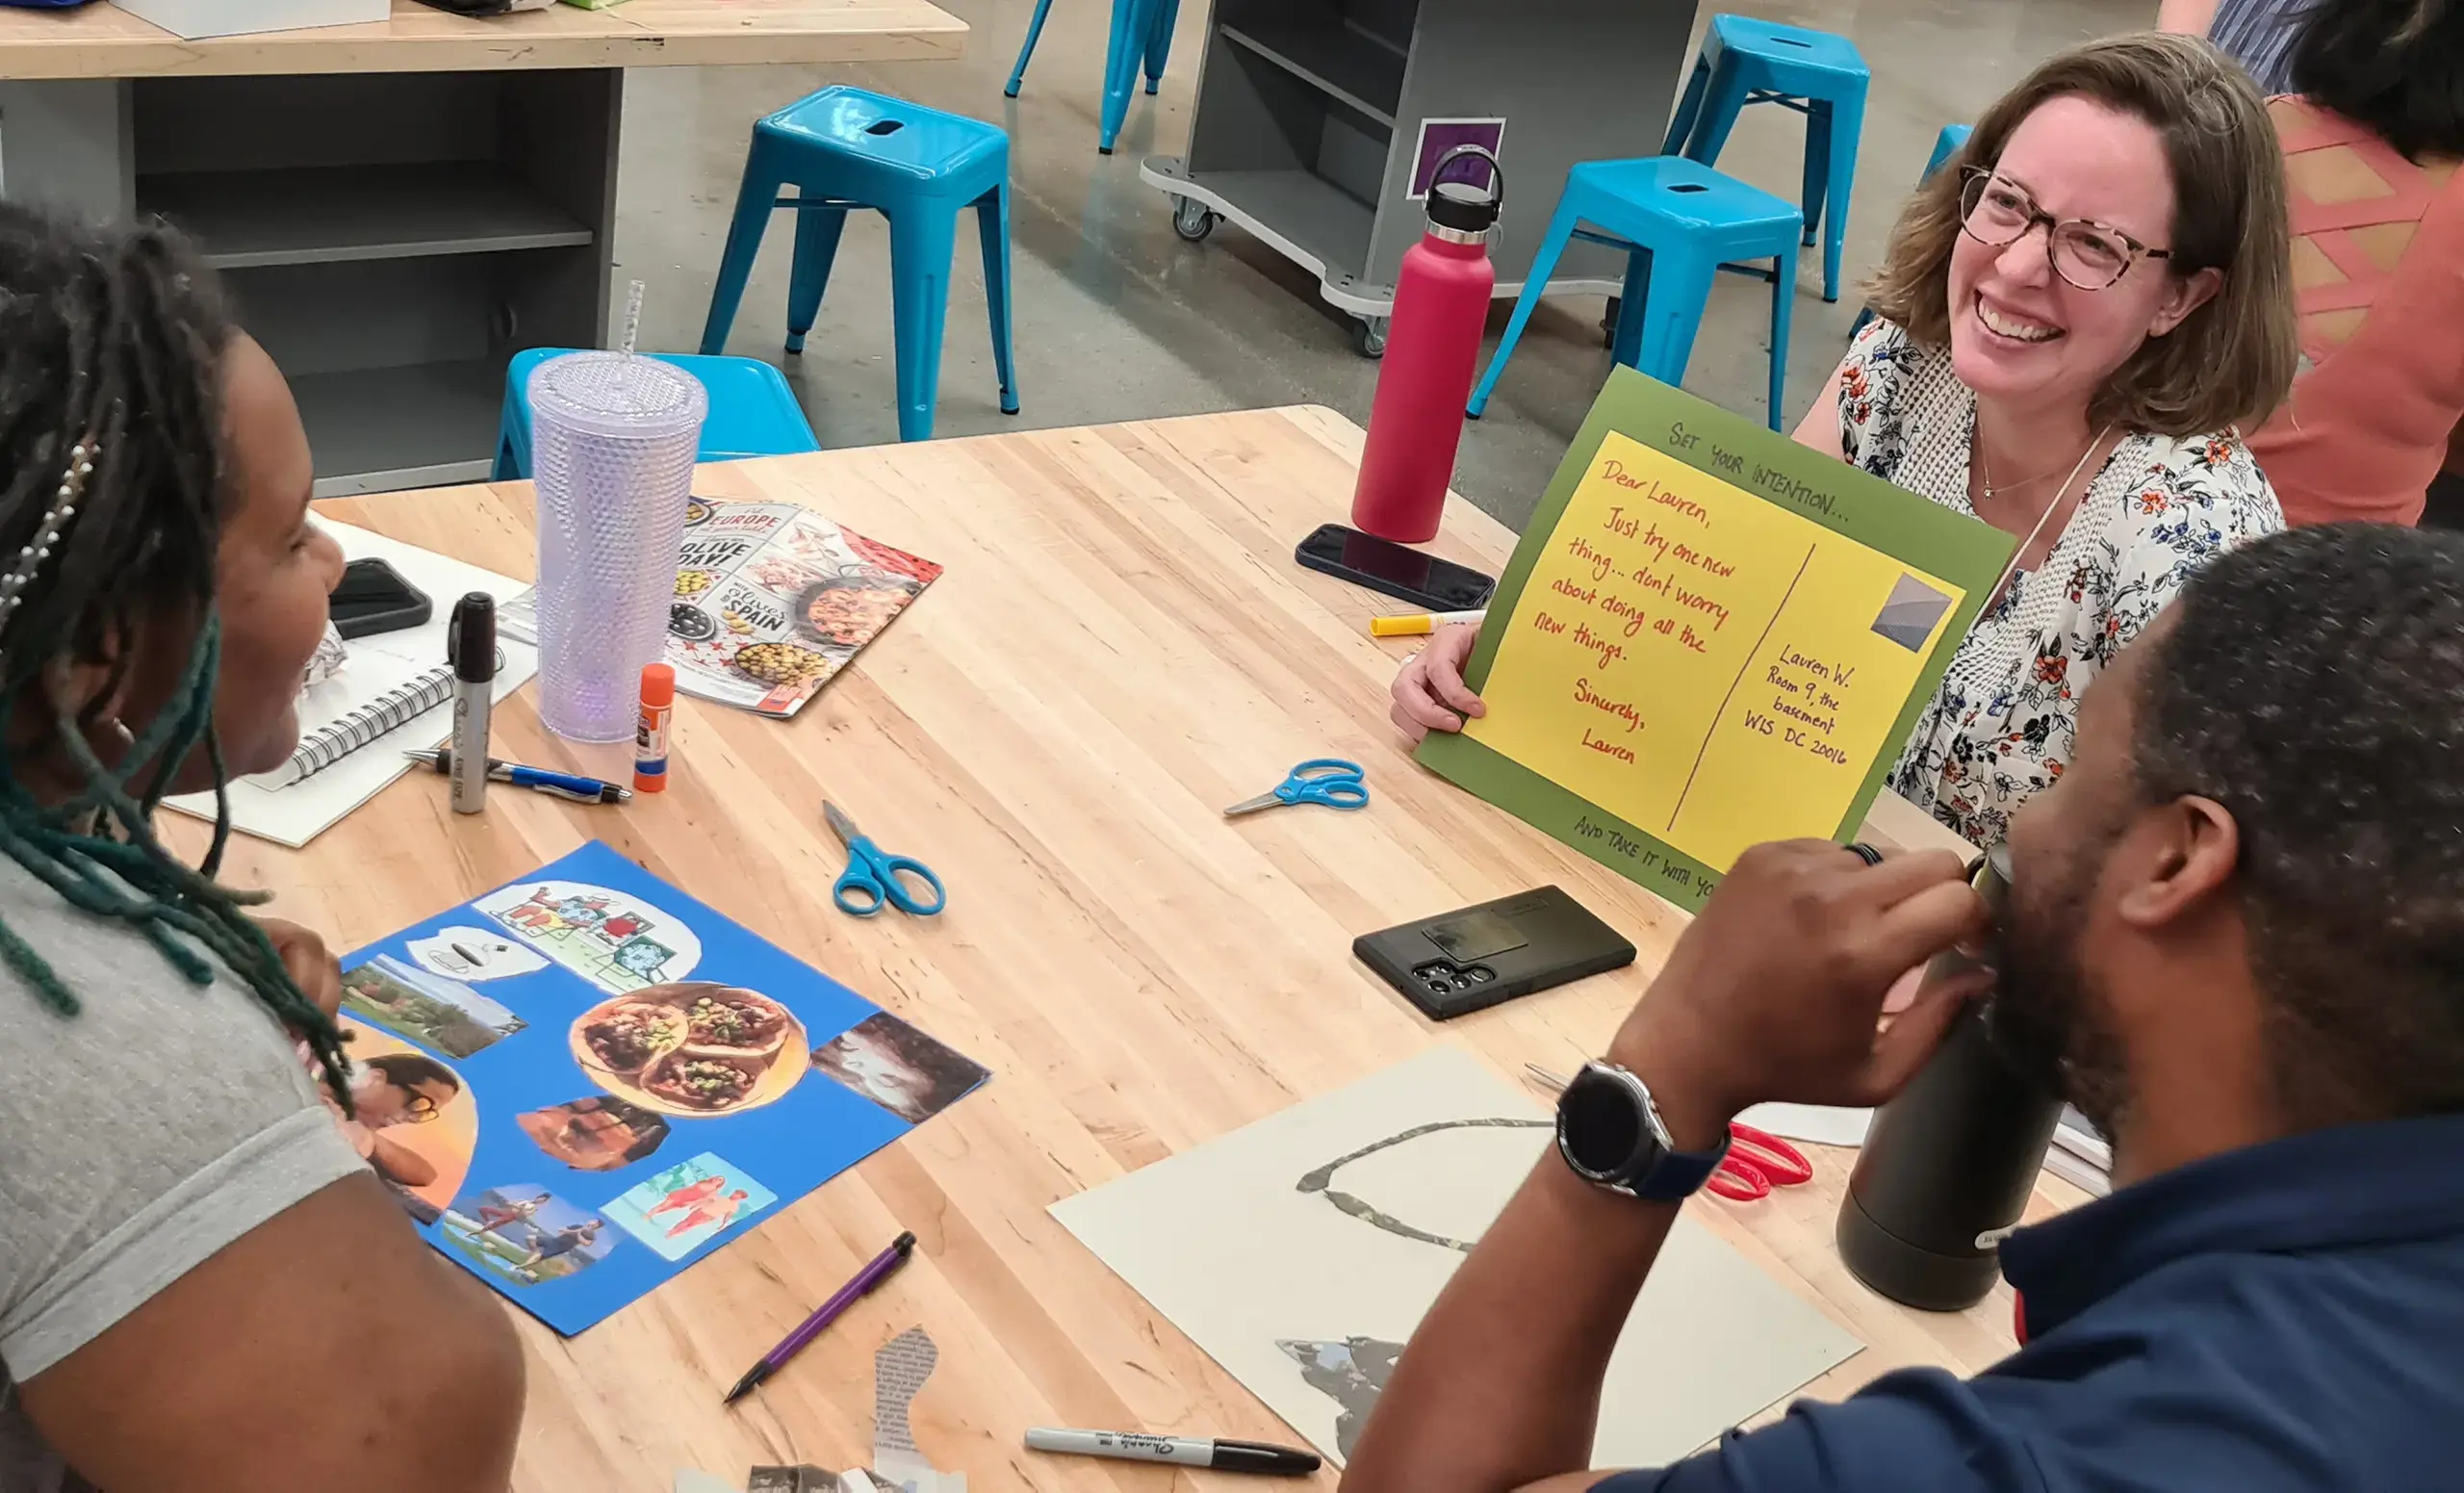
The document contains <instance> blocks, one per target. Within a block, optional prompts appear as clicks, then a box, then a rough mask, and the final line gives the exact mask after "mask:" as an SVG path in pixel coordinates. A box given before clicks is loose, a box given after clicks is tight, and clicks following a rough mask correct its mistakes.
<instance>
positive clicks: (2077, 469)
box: [1976, 425, 2114, 605]
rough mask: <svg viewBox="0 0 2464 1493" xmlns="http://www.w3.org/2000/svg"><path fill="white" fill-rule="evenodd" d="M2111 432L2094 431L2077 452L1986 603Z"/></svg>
mask: <svg viewBox="0 0 2464 1493" xmlns="http://www.w3.org/2000/svg"><path fill="white" fill-rule="evenodd" d="M2113 433H2114V427H2113V426H2111V425H2107V426H2105V427H2104V428H2103V429H2102V430H2099V431H2097V432H2096V435H2095V438H2094V439H2093V440H2092V441H2090V442H2089V443H2088V449H2087V450H2084V451H2081V452H2080V453H2079V461H2078V464H2077V465H2075V466H2073V467H2072V468H2071V469H2070V475H2069V476H2066V477H2064V478H2063V479H2062V485H2061V486H2060V487H2057V488H2055V489H2054V490H2053V501H2052V502H2048V503H2046V504H2045V505H2044V511H2043V512H2042V513H2040V514H2038V515H2037V521H2036V523H2035V524H2034V525H2033V526H2031V527H2030V528H2029V529H2028V537H2026V538H2025V539H2022V540H2020V541H2019V547H2018V548H2017V549H2015V550H2014V551H2012V552H2011V562H2010V563H2009V564H2007V565H2005V566H2003V567H2002V576H2001V579H1998V580H1996V581H1994V582H1993V589H1992V590H1991V591H1989V592H1988V593H1987V595H1988V597H1989V598H1990V600H1989V601H1988V603H1987V605H1992V602H1993V601H1998V600H1999V599H2000V598H2001V595H2002V588H2003V587H2004V586H2007V585H2009V584H2010V583H2011V578H2012V577H2013V576H2015V575H2017V574H2018V572H2019V559H2020V557H2021V556H2022V555H2025V554H2026V553H2028V547H2029V546H2030V545H2033V544H2035V543H2036V542H2037V536H2038V535H2040V534H2041V533H2043V532H2044V526H2045V522H2046V521H2047V520H2049V519H2051V518H2052V517H2053V510H2054V509H2056V508H2059V507H2061V506H2062V500H2063V499H2064V498H2065V497H2066V496H2068V495H2069V492H2070V484H2071V483H2073V482H2076V481H2078V480H2079V474H2080V473H2082V472H2085V471H2086V470H2088V458H2089V457H2091V456H2093V455H2094V454H2096V448H2097V447H2099V446H2102V445H2104V444H2105V437H2107V436H2109V435H2111V434H2113ZM1976 451H1977V454H1978V455H1979V456H1982V455H1983V454H1984V452H1985V448H1983V447H1982V446H1980V447H1977V448H1976ZM2089 485H2090V486H2094V485H2095V483H2094V481H2093V479H2091V480H2090V482H2089ZM1992 491H1993V490H1992V489H1991V488H1990V487H1988V488H1987V489H1986V495H1987V497H1988V498H1990V497H1991V496H1992ZM2083 497H2084V495H2083Z"/></svg>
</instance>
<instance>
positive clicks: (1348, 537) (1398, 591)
mask: <svg viewBox="0 0 2464 1493" xmlns="http://www.w3.org/2000/svg"><path fill="white" fill-rule="evenodd" d="M1292 557H1293V558H1294V559H1296V560H1298V561H1299V562H1300V563H1301V564H1303V565H1305V566H1307V567H1308V568H1309V569H1311V570H1315V571H1322V572H1324V573H1325V574H1326V575H1329V576H1333V577H1335V578H1336V579H1340V580H1348V581H1350V582H1351V583H1352V584H1353V585H1356V586H1367V587H1368V588H1369V589H1371V590H1372V591H1376V592H1380V593H1382V594H1384V595H1387V596H1391V597H1395V598H1397V599H1398V600H1400V601H1405V602H1409V603H1411V604H1412V605H1415V606H1425V607H1427V608H1428V609H1429V610H1430V611H1470V610H1471V609H1473V608H1474V607H1476V606H1485V605H1488V601H1489V593H1490V592H1492V591H1494V590H1496V589H1497V588H1498V582H1497V578H1496V577H1495V576H1483V575H1481V574H1480V573H1479V572H1478V571H1476V570H1473V569H1472V568H1470V567H1469V566H1464V565H1457V564H1455V563H1454V562H1453V561H1452V560H1441V559H1439V558H1438V557H1437V556H1436V555H1434V554H1423V553H1421V552H1419V551H1418V550H1414V549H1409V548H1407V547H1405V546H1403V545H1399V544H1397V543H1395V541H1393V540H1391V539H1379V538H1377V537H1376V536H1374V535H1373V534H1364V533H1362V532H1361V531H1360V530H1359V529H1356V528H1345V527H1344V526H1343V525H1341V524H1322V525H1320V526H1319V527H1318V531H1317V532H1316V533H1313V534H1311V535H1310V536H1309V537H1308V538H1306V539H1303V540H1301V541H1300V548H1299V549H1297V550H1296V551H1294V552H1293V554H1292Z"/></svg>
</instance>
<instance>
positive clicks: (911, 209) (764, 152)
mask: <svg viewBox="0 0 2464 1493" xmlns="http://www.w3.org/2000/svg"><path fill="white" fill-rule="evenodd" d="M783 187H793V188H795V189H796V191H797V193H799V194H798V195H795V196H782V195H780V190H781V189H782V188H783ZM783 207H784V208H793V209H795V210H796V259H795V270H794V273H793V275H792V277H791V278H790V280H789V282H788V288H787V350H788V351H789V352H799V353H800V352H802V351H804V348H805V334H806V333H807V332H809V331H810V330H812V323H813V319H814V318H815V317H817V316H819V315H820V313H821V293H822V291H823V289H824V288H825V287H826V286H827V285H828V284H829V283H830V267H831V264H832V262H833V261H834V260H835V259H836V258H837V257H838V237H839V234H840V232H841V231H842V230H843V229H844V228H845V227H846V223H847V214H848V213H849V212H850V211H851V210H854V209H860V208H869V209H871V210H873V211H875V212H878V213H880V214H881V215H882V216H883V217H885V218H886V219H889V253H890V304H891V313H892V315H893V317H894V318H895V320H896V323H897V341H898V436H899V439H900V440H902V441H922V440H929V439H931V438H932V434H933V407H934V404H935V402H936V401H937V398H938V396H939V391H940V384H941V327H942V323H943V322H944V320H945V319H946V317H947V315H948V312H949V302H950V255H951V252H952V249H953V248H954V246H955V245H956V242H957V238H958V219H959V214H960V213H961V212H963V211H964V210H965V209H967V208H969V207H972V208H974V209H975V210H976V228H977V230H978V235H979V237H980V238H981V239H982V241H983V246H984V296H985V300H986V302H987V303H988V307H989V309H990V311H991V320H992V364H993V369H994V371H995V372H996V373H998V374H999V376H1000V379H1001V411H1002V413H1003V414H1007V415H1014V414H1016V413H1017V412H1018V396H1017V385H1016V381H1015V378H1014V373H1013V370H1012V368H1011V358H1010V137H1009V136H1007V135H1005V134H1003V133H1002V132H1001V130H1000V128H999V127H998V126H996V125H990V124H986V123H985V122H983V121H982V120H980V119H969V118H965V117H963V116H959V115H953V114H943V113H942V112H941V111H939V110H937V109H927V108H925V107H924V106H923V105H921V104H911V103H908V102H906V101H905V100H903V99H896V98H889V97H886V96H885V95H883V94H880V93H873V92H868V91H866V90H862V89H855V88H845V87H840V88H827V89H823V90H821V91H820V92H818V93H815V94H813V95H812V96H811V97H809V98H806V99H803V100H801V101H799V102H797V103H793V104H790V105H788V106H787V107H786V108H784V109H782V110H780V111H779V112H778V113H777V114H774V115H772V116H769V117H768V118H765V119H762V120H760V121H759V122H757V123H756V124H755V125H754V126H753V148H752V150H751V152H750V153H749V154H748V155H747V156H746V158H745V163H744V183H743V185H742V186H741V187H740V188H739V189H738V190H737V193H736V199H735V220H734V221H733V222H732V223H731V224H730V225H729V227H728V246H727V251H726V254H725V257H724V258H722V260H721V261H720V264H719V281H718V284H717V286H716V287H715V288H714V289H712V291H711V292H710V315H709V319H708V320H707V321H706V322H704V323H703V326H702V351H703V352H704V353H705V354H710V353H715V352H717V351H718V350H719V349H720V348H724V347H725V346H727V340H728V329H729V327H730V326H731V325H732V324H733V323H734V322H735V313H736V307H737V306H738V304H740V303H741V302H742V301H743V299H744V282H745V279H746V277H747V276H749V275H750V274H752V272H753V258H754V255H755V254H756V253H757V252H758V251H759V250H760V247H761V236H762V234H763V233H764V232H766V231H767V230H768V228H769V225H770V214H771V213H772V211H773V210H775V209H777V208H783Z"/></svg>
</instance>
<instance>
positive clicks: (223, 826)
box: [0, 616, 348, 1103]
mask: <svg viewBox="0 0 2464 1493" xmlns="http://www.w3.org/2000/svg"><path fill="white" fill-rule="evenodd" d="M221 639H222V630H221V624H220V620H219V619H218V618H216V617H213V616H209V617H208V618H207V619H206V623H205V626H204V627H202V628H200V629H199V630H198V631H197V639H196V643H195V646H194V647H192V649H191V650H190V654H189V662H188V668H187V670H186V671H185V673H184V674H183V675H182V677H181V680H180V682H179V685H178V687H177V688H176V689H174V690H173V692H172V697H171V701H170V702H169V703H168V704H167V705H166V706H165V707H164V708H163V709H162V710H161V711H160V712H159V713H158V714H157V715H156V716H155V718H154V720H153V722H152V723H151V724H149V725H148V726H147V727H146V729H145V732H144V734H142V735H141V736H139V737H138V738H137V741H136V744H135V745H133V746H131V747H130V748H129V750H128V754H127V760H128V762H129V764H130V765H129V767H128V768H127V769H125V772H124V773H123V772H115V771H114V770H113V769H112V768H110V767H108V766H106V765H105V764H104V763H103V761H102V759H100V758H98V757H96V756H95V755H94V749H93V747H92V746H91V744H90V743H89V742H88V741H87V740H86V736H85V733H84V732H83V731H82V730H80V729H79V727H78V726H77V724H76V721H75V719H74V715H73V712H71V711H69V710H66V709H63V708H58V704H61V703H56V704H55V709H54V712H53V713H54V715H55V718H56V719H57V721H58V723H59V724H58V729H57V737H58V740H59V743H60V745H61V747H62V748H63V750H64V751H65V752H66V753H67V755H68V757H69V759H70V760H72V761H74V762H75V763H76V764H77V766H78V768H79V770H80V771H81V772H83V773H84V774H85V778H86V783H87V786H86V788H85V790H84V791H83V792H81V793H79V794H77V795H76V796H75V797H73V798H71V799H69V800H67V801H66V802H65V803H61V804H54V805H49V806H45V805H41V804H39V803H37V802H36V801H35V800H34V798H33V797H32V796H30V795H29V794H28V793H27V792H26V790H25V788H24V785H21V784H20V783H19V782H18V781H17V777H16V774H15V772H14V770H13V768H12V767H11V766H10V765H9V764H7V763H5V762H0V851H5V852H6V853H7V854H8V856H9V858H10V859H11V860H13V861H14V862H17V863H18V864H19V865H21V866H24V867H25V868H26V869H27V870H28V871H30V872H32V873H33V874H34V875H35V876H37V877H39V879H40V880H41V881H42V882H43V884H44V885H46V886H48V887H50V888H52V889H53V890H54V891H57V892H58V893H60V895H61V896H62V898H64V900H66V901H67V902H68V903H69V905H70V906H72V907H76V908H80V909H83V910H84V911H86V912H89V913H92V914H96V915H97V916H102V917H111V918H116V919H118V920H120V921H122V922H125V923H128V924H130V925H131V926H133V927H135V928H136V929H138V930H139V931H140V932H141V933H142V934H143V935H144V936H145V938H146V940H147V941H148V942H151V943H152V944H153V945H154V947H155V948H156V949H158V950H160V951H161V952H162V954H163V957H164V958H165V959H166V960H167V961H169V962H170V965H171V966H172V967H173V968H175V969H177V970H178V971H179V972H180V973H181V974H182V975H183V976H184V977H186V978H187V979H188V980H189V981H190V982H191V983H192V984H195V985H200V986H203V985H211V984H213V983H214V969H213V967H212V966H211V965H208V964H207V963H206V962H205V960H204V959H203V958H201V957H199V955H198V953H197V947H198V946H200V945H201V946H202V947H203V948H204V949H205V950H206V951H207V952H208V953H211V954H212V955H213V956H214V957H215V958H216V959H218V960H219V961H220V962H221V964H222V965H223V967H225V968H227V969H229V970H230V971H231V972H232V973H233V974H234V975H236V976H238V977H239V978H240V980H241V982H242V983H243V984H244V985H246V986H247V987H248V989H249V990H250V991H252V992H253V993H254V994H255V995H256V997H257V999H258V1000H260V1001H262V1002H264V1004H265V1006H266V1008H267V1009H268V1010H269V1011H271V1012H272V1013H273V1014H274V1015H275V1016H276V1017H279V1018H281V1020H282V1021H283V1022H284V1023H286V1024H287V1025H289V1026H290V1027H292V1028H293V1029H294V1030H295V1031H297V1032H298V1033H299V1034H300V1036H301V1037H303V1038H305V1039H306V1040H307V1042H308V1044H309V1049H310V1050H311V1051H313V1052H314V1053H315V1054H316V1055H317V1059H318V1061H319V1063H320V1064H321V1066H322V1068H324V1073H325V1081H326V1082H327V1083H328V1084H329V1085H331V1086H332V1087H333V1089H334V1092H335V1094H336V1095H337V1096H339V1097H345V1102H346V1103H347V1102H348V1100H347V1093H348V1087H347V1082H346V1079H345V1069H346V1065H345V1061H344V1058H343V1052H342V1037H341V1033H340V1031H339V1030H338V1029H337V1028H336V1026H335V1024H334V1021H333V1019H332V1018H331V1017H327V1016H326V1015H325V1014H324V1013H323V1012H322V1011H321V1010H319V1009H318V1008H317V1006H316V1005H315V1004H314V1003H313V1002H311V1001H310V1000H309V999H308V997H307V996H306V995H305V994H303V993H302V992H301V991H300V990H299V987H298V985H297V984H296V983H295V982H294V981H293V980H292V978H291V975H290V972H289V971H288V970H286V969H284V967H283V965H282V958H281V956H280V955H278V954H277V953H275V952H274V948H273V944H272V943H271V942H270V941H269V940H268V939H267V938H266V935H265V930H264V929H263V928H261V927H259V926H258V924H257V922H256V920H255V919H254V918H252V917H249V916H248V915H247V914H244V913H243V912H242V911H241V909H242V908H244V907H247V906H252V905H254V904H257V903H261V902H263V901H265V900H266V898H267V895H268V894H267V893H265V892H261V891H241V890H236V889H234V888H229V887H225V886H223V885H221V884H220V883H218V882H217V881H215V880H214V878H213V874H212V873H213V869H214V868H215V867H217V866H218V865H219V864H220V863H221V860H222V852H223V848H224V846H225V845H226V844H227V842H228V841H229V838H230V834H231V806H230V792H229V786H228V783H227V780H226V777H225V774H224V772H223V766H222V751H221V744H220V742H219V741H218V740H217V739H216V737H215V733H214V682H215V678H216V675H217V674H218V671H219V666H220V662H221V652H222V649H221ZM15 706H16V702H15V700H14V698H11V699H8V700H5V701H0V735H5V734H6V732H7V730H8V725H9V722H10V720H11V719H12V718H13V716H14V714H15ZM200 744H202V745H203V746H204V747H205V749H206V751H207V753H208V755H209V757H210V759H211V760H212V761H213V764H214V802H215V815H214V843H213V848H212V849H211V850H210V851H208V853H207V855H206V859H205V862H204V867H203V868H202V869H197V870H192V869H191V868H190V867H188V866H187V865H184V864H182V863H181V862H180V861H179V859H178V858H177V857H176V856H174V855H172V854H171V852H170V851H169V850H168V849H167V848H166V847H165V846H164V844H163V843H162V841H161V840H160V839H158V838H156V837H155V835H154V829H153V823H152V821H153V814H154V811H155V809H156V807H157V806H158V805H159V804H160V803H161V801H162V796H163V789H164V786H165V785H167V783H168V782H169V781H170V778H171V775H172V774H173V773H174V772H175V771H176V770H177V768H178V765H179V764H180V763H181V762H182V761H185V760H186V759H188V757H189V755H190V754H191V753H192V752H193V751H195V750H196V748H197V747H198V746H199V745H200ZM149 765H150V768H151V771H150V774H149V777H148V781H147V783H146V785H145V786H144V787H143V788H142V789H141V790H140V791H139V792H138V793H137V794H135V795H132V794H131V793H130V791H129V778H130V776H133V775H134V774H135V773H137V772H139V771H143V770H146V768H147V767H148V766H149ZM0 962H5V963H6V964H7V965H8V966H9V967H10V968H11V969H12V970H13V971H14V972H15V973H16V975H17V977H18V978H19V979H21V980H23V981H24V982H25V983H26V985H27V986H28V987H29V988H30V989H31V990H33V991H34V992H35V993H36V994H37V995H38V996H39V997H40V999H41V1000H42V1002H43V1004H45V1005H46V1006H49V1007H50V1008H51V1009H52V1010H54V1011H56V1012H58V1013H60V1014H61V1015H62V1016H75V1015H76V1014H77V1012H78V1010H79V1001H78V998H77V995H76V993H75V992H74V991H70V990H69V989H68V987H67V986H66V985H65V984H64V983H63V982H62V981H61V979H60V975H59V973H58V971H56V970H55V969H53V968H52V966H51V963H50V961H48V960H46V959H44V958H43V957H42V956H41V955H40V954H39V953H38V952H36V950H35V949H34V948H33V947H32V946H31V945H29V944H28V943H27V942H26V941H25V940H23V939H21V938H19V937H18V936H17V934H16V932H15V930H13V929H12V928H10V927H9V926H8V923H7V920H6V919H5V918H0Z"/></svg>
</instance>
